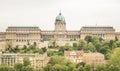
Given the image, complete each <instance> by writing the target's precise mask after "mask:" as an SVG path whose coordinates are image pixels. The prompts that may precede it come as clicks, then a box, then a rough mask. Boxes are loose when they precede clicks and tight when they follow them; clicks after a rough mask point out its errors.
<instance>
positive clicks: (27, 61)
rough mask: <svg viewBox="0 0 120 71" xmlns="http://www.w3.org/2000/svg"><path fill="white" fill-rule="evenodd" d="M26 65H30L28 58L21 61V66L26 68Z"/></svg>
mask: <svg viewBox="0 0 120 71" xmlns="http://www.w3.org/2000/svg"><path fill="white" fill-rule="evenodd" d="M28 65H31V64H30V60H29V58H27V57H26V58H24V59H23V66H28Z"/></svg>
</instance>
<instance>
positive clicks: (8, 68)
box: [0, 65, 14, 71]
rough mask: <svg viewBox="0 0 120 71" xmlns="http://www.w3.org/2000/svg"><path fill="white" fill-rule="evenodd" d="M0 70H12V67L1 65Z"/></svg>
mask: <svg viewBox="0 0 120 71" xmlns="http://www.w3.org/2000/svg"><path fill="white" fill-rule="evenodd" d="M0 71H14V69H13V68H12V67H9V66H7V65H1V66H0Z"/></svg>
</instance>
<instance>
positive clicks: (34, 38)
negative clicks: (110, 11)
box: [0, 13, 120, 48]
mask: <svg viewBox="0 0 120 71" xmlns="http://www.w3.org/2000/svg"><path fill="white" fill-rule="evenodd" d="M54 25H55V28H54V30H47V31H45V30H41V29H39V27H36V26H33V27H29V26H28V27H24V26H23V27H8V28H7V29H6V31H5V32H0V47H2V48H3V47H5V45H6V43H7V42H10V43H11V44H13V45H18V46H22V45H26V44H27V43H34V42H36V43H37V44H38V45H40V46H39V47H41V46H44V45H48V42H46V43H45V42H44V40H46V41H47V40H48V41H50V40H52V39H54V40H56V41H57V42H58V43H59V45H60V44H65V43H69V42H72V41H74V40H80V39H84V38H85V37H86V36H87V35H91V36H99V37H101V38H103V39H104V40H114V39H115V37H117V38H118V39H120V33H119V32H115V29H114V28H113V27H109V26H107V27H106V26H83V27H81V29H80V30H75V31H69V30H67V29H66V21H65V18H64V16H63V15H62V14H61V13H59V14H58V15H57V17H56V19H55V23H54Z"/></svg>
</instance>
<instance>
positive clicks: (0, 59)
mask: <svg viewBox="0 0 120 71" xmlns="http://www.w3.org/2000/svg"><path fill="white" fill-rule="evenodd" d="M26 57H27V58H29V60H30V62H31V66H32V67H33V68H34V69H36V70H40V69H41V68H43V67H44V65H45V64H46V59H47V54H46V53H45V54H43V55H42V54H12V53H9V54H8V53H3V54H1V55H0V64H7V65H8V66H14V64H15V63H16V62H20V63H23V59H24V58H26Z"/></svg>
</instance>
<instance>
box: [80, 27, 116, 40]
mask: <svg viewBox="0 0 120 71" xmlns="http://www.w3.org/2000/svg"><path fill="white" fill-rule="evenodd" d="M80 34H81V35H80V36H81V39H84V38H85V37H86V36H87V35H91V36H99V37H102V38H103V39H104V40H114V39H115V29H114V28H113V27H105V26H104V27H100V26H94V27H82V28H81V30H80Z"/></svg>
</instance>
